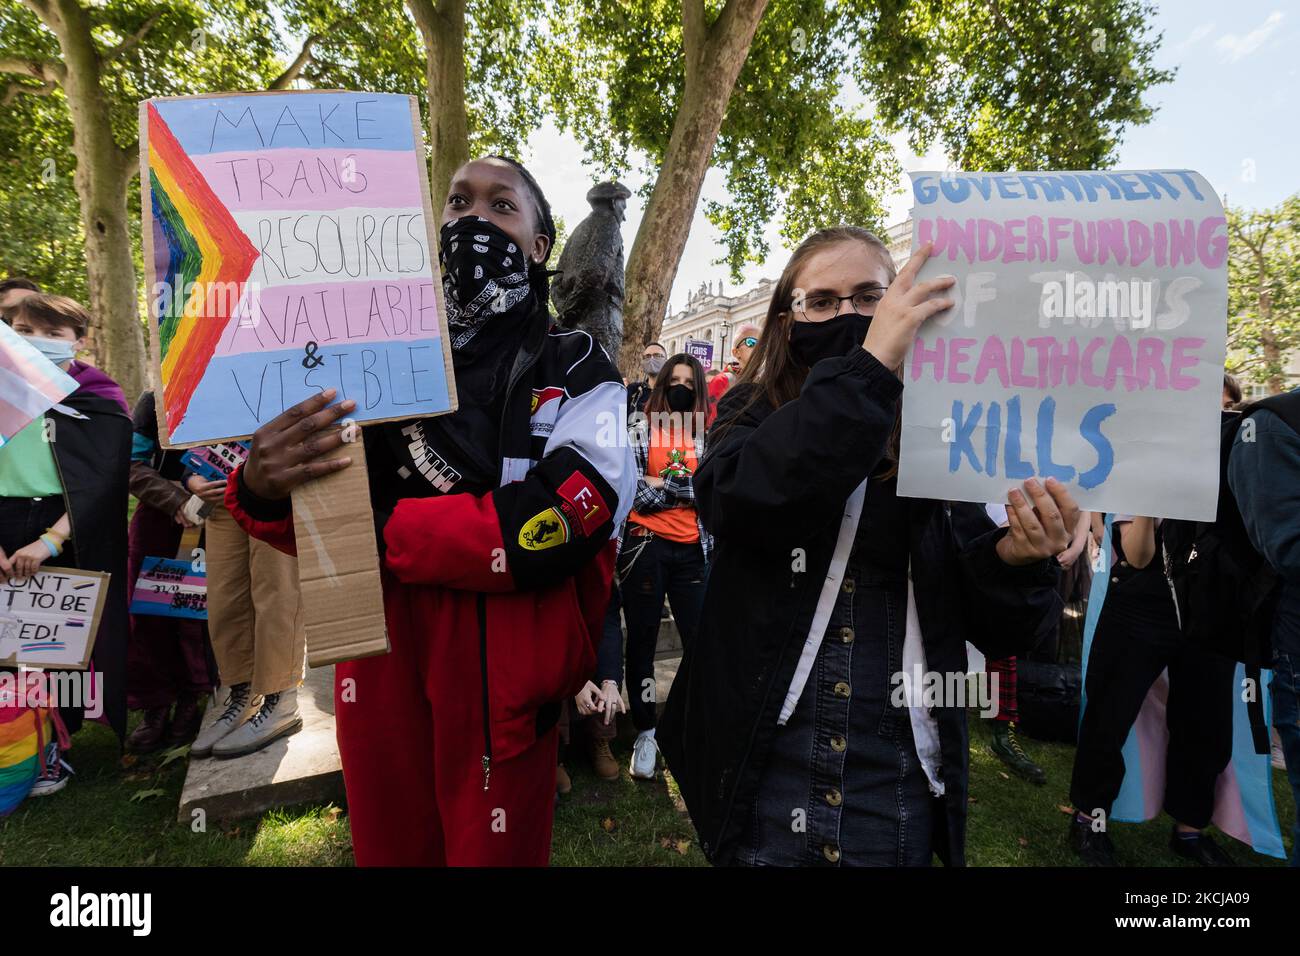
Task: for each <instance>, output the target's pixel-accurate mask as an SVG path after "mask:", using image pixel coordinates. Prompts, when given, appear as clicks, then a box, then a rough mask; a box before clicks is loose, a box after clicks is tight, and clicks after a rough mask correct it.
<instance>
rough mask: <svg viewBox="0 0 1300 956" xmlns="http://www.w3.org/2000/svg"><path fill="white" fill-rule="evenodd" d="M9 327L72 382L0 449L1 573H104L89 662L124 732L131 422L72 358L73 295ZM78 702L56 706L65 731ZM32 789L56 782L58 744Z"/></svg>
mask: <svg viewBox="0 0 1300 956" xmlns="http://www.w3.org/2000/svg"><path fill="white" fill-rule="evenodd" d="M11 317H12V325H13V330H14V331H15V332H17V333H18V334H19V335H21V336H23V337H25V338H26V339H27V340H28V341H29V342H30V343H31V344H32V345H34V346H35V347H36V348H37V349H38V350H39V351H40V352H41V353H42V354H43V355H44V356H45V357H46V358H48V359H49V360H50V361H51V362H53V363H54V364H55V365H57V366H58V367H59V368H61V369H63V370H64V371H65V372H67V373H68V374H69V375H71V376H72V377H73V378H74V379H75V380H76V382H77V385H78V388H77V390H76V391H75V392H73V393H72V394H71V395H69V396H68V397H67V398H65V399H64V400H63V401H62V402H61V403H60V404H58V405H55V406H54V407H53V408H51V409H50V411H49V412H47V413H46V414H45V415H43V416H41V417H40V418H38V419H36V420H35V421H33V422H32V423H31V424H30V425H28V426H27V427H26V428H25V429H23V430H22V431H21V432H19V433H18V434H17V435H15V436H14V437H13V439H11V440H10V441H8V442H6V443H5V444H4V445H3V446H0V573H3V574H4V575H5V576H6V578H10V579H12V578H27V577H30V576H31V575H33V574H36V573H38V572H39V571H40V569H41V568H43V567H50V566H58V567H74V568H81V569H83V570H88V571H104V572H108V573H109V574H111V575H112V577H111V579H110V582H109V585H108V593H107V596H106V598H105V601H106V603H105V605H104V610H103V615H102V617H101V619H100V627H99V632H98V634H97V635H96V638H95V644H94V653H93V657H92V659H91V666H92V668H93V671H94V674H95V678H96V680H95V684H96V691H95V692H96V693H97V694H98V695H99V699H100V700H101V701H102V702H103V713H104V717H105V719H106V721H107V722H108V723H109V725H110V726H112V728H113V730H114V732H116V734H117V735H118V738H119V740H120V739H122V738H123V737H125V736H126V655H127V613H126V552H127V542H126V504H127V462H128V459H129V456H130V451H131V419H130V415H129V410H128V409H127V405H126V398H125V397H124V396H123V394H122V389H121V388H120V387H118V385H117V383H116V382H114V381H113V380H112V379H111V378H109V377H108V376H107V375H105V374H104V373H103V372H101V371H99V369H97V368H94V367H93V366H90V365H87V364H85V363H83V362H79V361H77V360H76V354H77V351H78V350H80V349H81V348H83V347H84V346H85V343H86V331H87V329H88V328H89V326H90V321H91V319H90V314H89V313H87V312H86V310H85V309H84V308H82V307H81V306H80V305H79V304H77V303H76V302H74V301H73V300H72V299H68V298H65V297H64V296H60V295H46V294H41V293H33V294H31V295H28V296H26V297H25V298H23V299H21V300H20V301H19V302H18V303H17V304H16V305H15V306H14V307H13V310H12V313H11ZM86 703H87V702H85V701H83V702H81V704H82V705H83V706H60V708H59V711H60V715H61V717H62V718H63V722H64V724H65V725H66V726H67V729H68V732H69V733H75V732H76V731H77V730H78V729H79V728H80V727H81V722H82V716H83V713H82V712H83V709H84V705H85V704H86ZM50 746H51V748H52V750H53V752H52V753H51V754H49V755H47V760H46V766H47V767H48V768H49V770H48V775H47V777H45V778H43V779H42V780H41V781H38V783H37V786H36V789H35V790H34V791H33V793H36V794H40V793H44V792H51V791H53V790H57V789H60V788H62V787H63V786H64V785H66V783H67V777H66V768H67V764H66V763H65V762H64V761H63V759H62V757H61V755H60V754H59V753H58V743H57V741H51V744H50Z"/></svg>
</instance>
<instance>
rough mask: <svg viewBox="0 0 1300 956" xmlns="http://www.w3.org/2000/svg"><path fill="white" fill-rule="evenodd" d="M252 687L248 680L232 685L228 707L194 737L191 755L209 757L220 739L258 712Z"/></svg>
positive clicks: (227, 699)
mask: <svg viewBox="0 0 1300 956" xmlns="http://www.w3.org/2000/svg"><path fill="white" fill-rule="evenodd" d="M252 688H253V685H252V684H250V683H248V682H247V681H245V682H244V683H242V684H232V685H231V686H230V688H229V690H230V693H229V694H228V695H227V696H226V709H225V710H224V711H222V714H221V716H220V717H218V718H217V719H216V720H215V721H214V722H213V723H211V724H209V725H208V726H207V727H205V728H203V730H202V731H201V732H200V733H199V735H198V736H197V737H195V738H194V743H192V744H190V756H191V757H207V756H209V755H211V753H212V748H213V747H214V746H215V745H216V744H217V742H218V741H220V740H221V739H222V738H224V737H225V736H226V735H227V734H229V733H230V732H231V731H233V730H234V729H235V728H236V727H238V726H240V725H241V724H242V723H243V722H244V721H246V720H248V718H249V717H251V716H252V715H253V714H254V713H255V712H256V710H257V707H256V702H255V701H254V699H253V694H252Z"/></svg>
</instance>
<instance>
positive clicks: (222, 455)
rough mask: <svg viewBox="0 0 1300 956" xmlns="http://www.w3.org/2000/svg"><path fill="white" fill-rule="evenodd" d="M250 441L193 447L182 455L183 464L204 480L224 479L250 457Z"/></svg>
mask: <svg viewBox="0 0 1300 956" xmlns="http://www.w3.org/2000/svg"><path fill="white" fill-rule="evenodd" d="M251 447H252V444H251V443H250V442H246V441H236V442H218V443H217V444H215V445H200V446H199V447H198V448H191V449H190V450H189V451H187V452H186V453H185V454H184V455H183V456H182V457H181V464H182V465H184V466H185V467H186V468H188V469H189V470H190V471H192V472H194V474H196V475H198V476H199V477H200V478H202V479H203V480H204V481H224V480H225V479H227V478H229V477H230V474H231V472H233V471H234V470H235V469H236V468H238V467H239V466H240V465H242V464H243V463H244V459H245V458H247V457H248V450H249V448H251Z"/></svg>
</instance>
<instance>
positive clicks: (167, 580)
mask: <svg viewBox="0 0 1300 956" xmlns="http://www.w3.org/2000/svg"><path fill="white" fill-rule="evenodd" d="M131 613H132V614H146V615H152V616H155V617H179V618H183V619H185V620H191V621H206V620H207V619H208V576H207V574H206V573H205V572H204V571H200V570H198V569H197V567H196V565H195V562H194V561H190V560H186V559H184V558H145V559H144V561H143V562H142V563H141V565H140V576H139V577H138V578H137V579H136V582H135V591H133V592H132V594H131Z"/></svg>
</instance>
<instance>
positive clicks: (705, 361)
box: [682, 339, 713, 372]
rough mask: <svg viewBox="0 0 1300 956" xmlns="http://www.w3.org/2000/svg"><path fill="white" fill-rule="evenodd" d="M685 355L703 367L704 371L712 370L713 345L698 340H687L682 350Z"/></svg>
mask: <svg viewBox="0 0 1300 956" xmlns="http://www.w3.org/2000/svg"><path fill="white" fill-rule="evenodd" d="M682 351H684V352H685V353H686V354H687V355H689V356H691V357H692V358H694V359H696V360H697V361H699V363H700V364H701V365H703V366H704V371H706V372H707V371H708V370H709V369H711V368H713V343H712V342H701V341H699V340H698V339H687V340H686V345H685V347H684V348H683V349H682Z"/></svg>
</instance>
